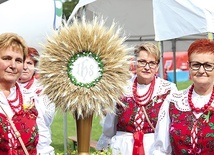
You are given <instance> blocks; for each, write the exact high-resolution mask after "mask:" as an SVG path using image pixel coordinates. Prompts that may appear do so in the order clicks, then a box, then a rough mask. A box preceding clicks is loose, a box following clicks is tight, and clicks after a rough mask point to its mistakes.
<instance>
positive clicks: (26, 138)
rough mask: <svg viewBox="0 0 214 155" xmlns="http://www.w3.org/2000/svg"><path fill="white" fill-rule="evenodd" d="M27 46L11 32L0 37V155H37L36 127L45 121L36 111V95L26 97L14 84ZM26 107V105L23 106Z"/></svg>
mask: <svg viewBox="0 0 214 155" xmlns="http://www.w3.org/2000/svg"><path fill="white" fill-rule="evenodd" d="M26 56H27V47H26V45H25V41H24V40H23V39H22V37H20V36H18V35H17V34H14V33H2V34H0V120H1V121H0V122H1V125H0V154H1V155H28V154H30V155H36V154H37V149H36V147H37V146H38V145H41V143H42V142H41V139H42V138H40V137H43V138H45V137H46V135H45V133H46V130H45V129H44V130H43V131H40V133H38V132H39V131H38V126H44V125H45V122H44V119H43V117H42V114H41V111H39V109H37V105H38V98H37V95H36V94H35V93H29V94H25V93H24V92H23V89H22V88H20V87H19V85H18V83H17V82H16V81H17V80H18V78H19V77H20V75H21V73H22V70H23V66H24V61H25V58H26ZM26 105H28V106H26Z"/></svg>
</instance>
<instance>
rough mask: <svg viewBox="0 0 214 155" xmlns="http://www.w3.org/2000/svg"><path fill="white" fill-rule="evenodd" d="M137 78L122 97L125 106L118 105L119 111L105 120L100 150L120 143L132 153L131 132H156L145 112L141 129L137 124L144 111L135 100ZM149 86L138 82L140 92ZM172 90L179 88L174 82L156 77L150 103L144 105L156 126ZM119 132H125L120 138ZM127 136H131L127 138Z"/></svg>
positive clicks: (121, 147) (131, 82)
mask: <svg viewBox="0 0 214 155" xmlns="http://www.w3.org/2000/svg"><path fill="white" fill-rule="evenodd" d="M135 78H136V77H135V76H134V77H133V78H132V79H131V80H130V85H128V86H127V87H126V94H125V95H124V98H123V99H122V102H123V103H124V104H125V107H122V106H117V109H118V111H117V113H116V115H115V114H107V116H106V118H105V121H104V126H103V133H102V135H101V137H100V139H99V141H98V144H97V149H98V150H102V149H106V148H107V147H108V146H109V145H110V147H111V148H115V147H116V145H118V146H117V147H120V148H119V149H120V150H123V151H122V152H126V153H125V154H126V155H129V154H132V148H133V138H132V137H133V136H130V134H131V135H132V134H133V133H135V132H136V131H138V130H140V131H142V132H143V133H144V134H145V135H146V134H147V133H150V134H153V133H154V130H153V129H152V128H151V126H150V125H149V123H148V121H147V119H146V118H145V115H144V114H142V116H141V117H142V122H140V123H139V125H140V126H141V127H140V129H138V126H136V118H137V117H139V113H142V108H141V106H140V105H138V104H137V103H136V102H135V99H134V97H133V92H132V86H133V82H134V79H135ZM149 86H150V85H139V84H137V87H138V90H139V94H144V93H145V92H146V91H147V90H148V88H149ZM171 90H172V91H175V90H177V88H176V86H175V84H174V83H171V82H169V81H166V80H164V79H161V78H159V77H157V78H156V82H155V88H154V92H153V94H152V98H151V100H150V101H149V102H148V104H147V105H145V106H144V108H145V111H146V113H147V115H148V118H149V120H150V122H151V124H152V125H153V126H154V127H155V126H156V122H157V120H158V118H157V117H158V112H159V109H160V107H161V105H162V103H163V102H164V100H165V98H166V96H167V95H168V94H169V93H170V91H171ZM119 132H120V133H125V134H122V136H120V138H119V139H120V140H119V139H117V137H118V136H117V134H118V133H119ZM126 133H127V134H126ZM127 136H128V137H131V138H126V137H127ZM121 137H122V139H121ZM151 138H152V137H151ZM151 138H149V139H150V140H149V141H151V142H152V141H153V140H152V139H151ZM113 139H115V141H116V142H115V144H116V143H117V144H116V145H114V143H113V141H112V140H113ZM119 141H120V142H119ZM119 143H120V144H119ZM122 154H124V153H122Z"/></svg>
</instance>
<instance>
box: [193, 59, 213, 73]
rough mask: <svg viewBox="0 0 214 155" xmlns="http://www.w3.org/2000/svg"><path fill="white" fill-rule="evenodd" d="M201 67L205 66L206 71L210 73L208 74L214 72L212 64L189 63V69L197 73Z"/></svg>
mask: <svg viewBox="0 0 214 155" xmlns="http://www.w3.org/2000/svg"><path fill="white" fill-rule="evenodd" d="M201 66H203V68H204V70H205V71H208V72H212V71H213V69H214V63H210V62H205V63H200V62H197V61H192V62H189V67H190V68H191V69H192V70H195V71H197V70H199V69H200V68H201Z"/></svg>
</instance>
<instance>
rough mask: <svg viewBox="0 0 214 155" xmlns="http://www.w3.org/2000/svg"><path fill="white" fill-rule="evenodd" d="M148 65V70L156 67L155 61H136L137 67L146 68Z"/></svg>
mask: <svg viewBox="0 0 214 155" xmlns="http://www.w3.org/2000/svg"><path fill="white" fill-rule="evenodd" d="M147 64H148V65H149V67H150V68H152V69H154V68H155V67H156V66H157V64H158V63H157V62H155V61H149V62H148V61H146V60H137V65H138V66H139V67H146V65H147Z"/></svg>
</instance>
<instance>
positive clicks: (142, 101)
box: [132, 78, 155, 105]
mask: <svg viewBox="0 0 214 155" xmlns="http://www.w3.org/2000/svg"><path fill="white" fill-rule="evenodd" d="M154 87H155V78H154V79H153V80H152V82H151V84H150V86H149V89H148V91H147V92H146V93H145V94H144V95H141V96H140V95H138V94H137V78H135V80H134V84H133V87H132V91H133V96H134V99H135V101H136V103H137V104H139V105H147V104H148V103H149V101H150V100H151V98H152V94H153V92H154ZM145 101H146V102H145Z"/></svg>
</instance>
